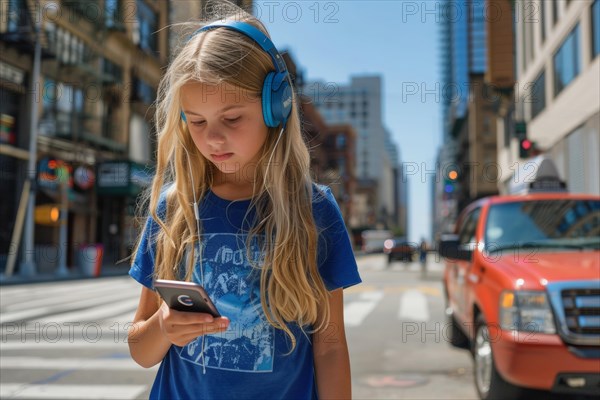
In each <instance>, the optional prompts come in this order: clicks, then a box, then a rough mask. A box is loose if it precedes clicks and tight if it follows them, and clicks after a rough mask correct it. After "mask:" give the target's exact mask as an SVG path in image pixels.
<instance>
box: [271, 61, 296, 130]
mask: <svg viewBox="0 0 600 400" xmlns="http://www.w3.org/2000/svg"><path fill="white" fill-rule="evenodd" d="M287 77H288V74H287V72H279V73H277V76H276V77H275V78H274V79H273V84H272V87H271V90H272V92H273V94H272V95H271V97H272V99H273V102H272V104H271V113H272V114H273V119H274V120H276V121H277V123H278V125H279V124H281V123H283V124H285V122H286V121H287V119H288V117H289V116H290V113H291V111H292V88H291V87H290V84H289V81H288V78H287Z"/></svg>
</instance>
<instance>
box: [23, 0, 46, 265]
mask: <svg viewBox="0 0 600 400" xmlns="http://www.w3.org/2000/svg"><path fill="white" fill-rule="evenodd" d="M38 3H39V2H38ZM38 5H39V4H38ZM35 9H36V11H39V7H36V8H35ZM32 17H33V38H34V41H35V48H34V52H33V70H32V73H31V82H30V86H29V87H30V92H31V99H30V100H31V101H30V106H29V108H30V110H29V111H30V116H29V160H28V162H27V179H28V180H29V182H30V184H31V186H30V188H31V189H30V190H31V192H30V193H29V202H28V204H27V212H26V215H25V233H24V238H23V239H24V240H23V261H22V262H21V265H20V267H19V274H20V275H22V276H33V275H35V273H36V265H35V257H34V255H35V247H34V243H35V241H34V233H35V225H34V215H33V214H34V211H35V192H36V181H35V179H36V167H37V136H38V104H37V99H38V96H37V94H39V90H40V88H39V82H40V64H41V61H42V44H41V41H40V28H41V24H42V21H41V18H42V15H41V13H40V14H39V15H33V16H32Z"/></svg>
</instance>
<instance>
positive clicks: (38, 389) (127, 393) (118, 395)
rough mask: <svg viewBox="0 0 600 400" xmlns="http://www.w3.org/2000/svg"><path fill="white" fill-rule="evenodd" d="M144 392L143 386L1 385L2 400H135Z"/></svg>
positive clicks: (0, 394) (0, 395) (144, 387)
mask: <svg viewBox="0 0 600 400" xmlns="http://www.w3.org/2000/svg"><path fill="white" fill-rule="evenodd" d="M145 390H146V386H144V385H29V384H26V383H3V384H2V385H0V397H1V398H3V399H8V398H12V399H30V398H36V399H135V398H137V397H139V396H140V395H141V394H142V393H143V392H144V391H145Z"/></svg>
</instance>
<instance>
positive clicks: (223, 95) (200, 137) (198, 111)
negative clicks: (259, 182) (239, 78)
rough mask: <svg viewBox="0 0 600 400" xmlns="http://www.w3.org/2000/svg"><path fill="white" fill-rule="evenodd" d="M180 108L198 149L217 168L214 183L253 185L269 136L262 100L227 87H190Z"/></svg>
mask: <svg viewBox="0 0 600 400" xmlns="http://www.w3.org/2000/svg"><path fill="white" fill-rule="evenodd" d="M181 104H182V107H183V112H184V113H185V116H186V119H187V126H188V129H189V131H190V134H191V135H192V139H193V141H194V143H195V144H196V147H197V148H198V150H199V151H200V153H202V155H203V156H204V157H205V158H206V159H207V160H208V161H210V162H211V163H213V165H215V167H217V170H218V175H219V176H216V177H215V178H216V180H215V182H220V183H225V182H227V183H230V184H236V183H239V184H241V185H244V184H247V183H248V182H249V181H251V180H252V179H253V177H254V170H255V168H256V166H257V162H258V158H259V155H260V150H261V148H262V146H263V144H264V143H265V140H266V139H267V133H268V128H267V126H266V125H265V123H264V120H263V116H262V104H261V99H260V98H254V97H253V96H250V95H249V94H248V93H247V92H246V91H244V90H242V89H239V88H237V87H235V86H232V85H230V84H227V83H223V84H219V85H206V84H203V83H188V84H186V85H184V86H183V87H182V88H181Z"/></svg>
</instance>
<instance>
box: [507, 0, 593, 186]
mask: <svg viewBox="0 0 600 400" xmlns="http://www.w3.org/2000/svg"><path fill="white" fill-rule="evenodd" d="M530 6H534V7H535V10H537V11H538V12H536V17H537V19H536V23H530V22H529V21H528V20H527V15H528V14H527V11H528V10H529V7H530ZM514 12H515V16H514V20H515V21H516V22H515V26H514V29H515V45H516V47H515V54H516V64H515V71H516V78H517V81H518V83H517V85H516V86H515V107H514V126H513V127H510V126H509V127H508V128H507V129H506V130H507V131H510V130H511V129H512V130H513V132H514V133H513V134H512V135H510V134H507V135H506V140H505V141H504V142H503V146H502V148H501V149H500V152H499V156H498V162H499V167H500V169H501V170H502V171H506V172H507V173H506V174H504V176H503V179H502V182H501V184H500V190H501V192H503V193H504V192H506V191H507V189H508V184H509V182H510V179H511V178H512V173H513V172H514V171H515V170H516V166H518V165H520V164H522V163H524V162H527V158H528V157H529V156H531V155H535V154H539V153H543V154H544V155H546V156H548V157H550V158H551V159H552V160H553V161H554V163H555V164H556V166H557V168H558V170H559V173H560V175H561V177H562V178H563V179H564V180H565V181H566V182H567V186H568V188H569V190H570V191H572V192H585V193H594V194H600V157H599V156H598V149H599V148H600V91H599V90H598V88H600V57H598V54H600V1H598V0H593V1H592V0H588V1H569V0H555V1H552V2H547V1H533V2H524V1H517V2H516V4H515V7H514ZM524 142H525V144H526V146H527V147H528V149H521V148H520V146H521V144H522V143H524ZM524 150H529V151H524ZM532 153H533V154H532Z"/></svg>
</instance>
